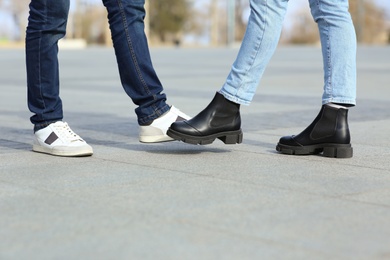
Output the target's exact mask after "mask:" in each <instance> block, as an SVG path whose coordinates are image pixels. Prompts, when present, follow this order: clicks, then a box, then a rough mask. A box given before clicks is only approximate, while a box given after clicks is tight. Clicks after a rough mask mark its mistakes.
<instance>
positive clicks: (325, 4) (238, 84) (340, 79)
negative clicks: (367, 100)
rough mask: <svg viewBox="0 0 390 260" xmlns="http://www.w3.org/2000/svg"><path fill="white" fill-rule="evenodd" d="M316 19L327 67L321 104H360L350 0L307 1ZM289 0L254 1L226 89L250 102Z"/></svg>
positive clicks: (239, 100) (223, 91) (233, 97)
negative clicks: (357, 94)
mask: <svg viewBox="0 0 390 260" xmlns="http://www.w3.org/2000/svg"><path fill="white" fill-rule="evenodd" d="M309 3H310V8H311V14H312V16H313V18H314V20H315V22H316V23H317V24H318V28H319V31H320V38H321V46H322V56H323V63H324V64H323V68H324V93H323V96H322V103H323V104H327V103H331V102H332V103H340V104H349V105H355V103H356V34H355V28H354V26H353V23H352V19H351V15H350V13H349V11H348V8H349V6H348V0H337V1H336V0H309ZM287 4H288V0H250V7H251V13H250V16H249V21H248V25H247V30H246V33H245V36H244V39H243V42H242V44H241V47H240V50H239V53H238V56H237V58H236V61H235V62H234V64H233V65H232V68H231V71H230V73H229V76H228V77H227V80H226V82H225V84H224V85H223V87H222V89H221V90H220V91H219V92H220V93H221V94H222V95H224V96H225V97H226V98H227V99H229V100H230V101H233V102H235V103H239V104H243V105H249V104H250V102H251V101H252V98H253V96H254V94H255V92H256V89H257V86H258V85H259V82H260V79H261V77H262V75H263V73H264V70H265V68H266V66H267V64H268V62H269V60H270V59H271V57H272V55H273V53H274V51H275V49H276V47H277V45H278V42H279V38H280V33H281V30H282V23H283V20H284V17H285V14H286V10H287Z"/></svg>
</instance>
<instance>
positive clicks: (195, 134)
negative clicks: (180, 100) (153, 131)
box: [167, 92, 243, 145]
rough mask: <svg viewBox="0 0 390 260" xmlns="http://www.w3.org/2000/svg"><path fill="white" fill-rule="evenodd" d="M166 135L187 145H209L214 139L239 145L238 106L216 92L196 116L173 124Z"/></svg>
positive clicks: (239, 118)
mask: <svg viewBox="0 0 390 260" xmlns="http://www.w3.org/2000/svg"><path fill="white" fill-rule="evenodd" d="M167 135H168V136H170V137H172V138H174V139H176V140H180V141H183V142H185V143H189V144H202V145H203V144H211V143H212V142H214V140H215V139H216V138H218V139H220V140H221V141H222V142H224V143H225V144H236V143H241V142H242V136H243V134H242V130H241V117H240V105H239V104H236V103H234V102H232V101H230V100H227V99H226V98H225V97H224V96H223V95H222V94H220V93H218V92H217V93H216V94H215V96H214V98H213V100H212V101H211V103H210V104H209V105H208V106H207V107H206V108H205V109H204V110H203V111H201V112H200V113H199V114H198V115H196V116H195V117H193V118H192V119H190V120H187V121H181V122H174V123H173V124H172V125H171V127H170V128H169V129H168V131H167Z"/></svg>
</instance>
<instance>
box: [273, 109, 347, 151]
mask: <svg viewBox="0 0 390 260" xmlns="http://www.w3.org/2000/svg"><path fill="white" fill-rule="evenodd" d="M350 140H351V136H350V134H349V127H348V109H343V108H335V107H332V106H328V105H323V106H322V108H321V111H320V113H319V114H318V116H317V117H316V118H315V119H314V121H313V123H311V124H310V125H309V126H308V127H307V128H306V129H305V130H304V131H303V132H302V133H300V134H299V135H293V136H284V137H282V138H280V140H279V143H278V144H277V146H276V150H277V151H279V152H281V153H284V154H292V155H308V154H320V153H323V156H326V157H334V158H351V157H352V154H353V151H352V147H351V144H350Z"/></svg>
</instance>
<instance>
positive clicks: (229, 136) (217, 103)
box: [168, 0, 288, 144]
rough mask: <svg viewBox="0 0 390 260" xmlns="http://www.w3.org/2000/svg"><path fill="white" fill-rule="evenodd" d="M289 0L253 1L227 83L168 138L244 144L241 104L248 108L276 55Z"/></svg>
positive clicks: (202, 142) (174, 125)
mask: <svg viewBox="0 0 390 260" xmlns="http://www.w3.org/2000/svg"><path fill="white" fill-rule="evenodd" d="M287 4H288V1H287V0H268V1H264V0H251V1H250V7H251V13H250V16H249V21H248V25H247V29H246V33H245V36H244V39H243V42H242V44H241V47H240V50H239V53H238V56H237V58H236V61H235V62H234V64H233V65H232V68H231V71H230V73H229V76H228V77H227V80H226V83H225V84H224V85H223V87H222V89H221V90H220V91H219V93H217V94H216V96H215V97H214V99H213V100H212V102H211V103H210V104H209V105H208V106H207V107H206V108H205V109H204V110H203V111H202V112H200V113H199V114H198V115H197V116H195V117H194V118H192V119H191V120H188V121H186V122H176V123H174V124H172V126H171V127H170V129H169V130H168V135H169V136H171V137H173V138H175V139H177V140H181V141H183V142H187V143H191V144H209V143H212V142H213V141H214V140H215V139H216V138H218V139H220V140H222V141H223V142H224V143H226V144H235V143H241V141H242V131H241V129H240V127H241V120H240V113H239V105H240V104H246V105H248V104H249V103H250V102H251V100H252V98H253V96H254V94H255V91H256V89H257V86H258V84H259V82H260V79H261V76H262V74H263V72H264V71H265V68H266V66H267V64H268V62H269V60H270V59H271V56H272V55H273V53H274V51H275V49H276V47H277V44H278V41H279V38H280V33H281V30H282V23H283V19H284V17H285V14H286V10H287Z"/></svg>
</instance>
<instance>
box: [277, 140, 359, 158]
mask: <svg viewBox="0 0 390 260" xmlns="http://www.w3.org/2000/svg"><path fill="white" fill-rule="evenodd" d="M276 151H278V152H281V153H283V154H290V155H311V154H320V153H322V155H323V156H325V157H331V158H351V157H352V156H353V149H352V146H351V144H330V143H326V144H316V145H307V146H289V145H284V144H280V143H278V144H277V146H276Z"/></svg>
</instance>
